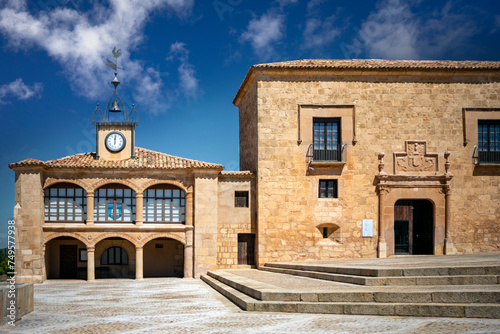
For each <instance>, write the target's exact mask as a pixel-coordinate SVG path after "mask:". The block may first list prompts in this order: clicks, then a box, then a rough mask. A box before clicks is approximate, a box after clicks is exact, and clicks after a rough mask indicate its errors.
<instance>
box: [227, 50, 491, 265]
mask: <svg viewBox="0 0 500 334" xmlns="http://www.w3.org/2000/svg"><path fill="white" fill-rule="evenodd" d="M499 82H500V62H475V61H460V62H458V61H386V60H299V61H288V62H279V63H272V64H261V65H255V66H253V67H252V68H251V69H250V70H249V72H248V73H247V75H246V77H245V79H244V81H243V83H242V85H241V87H240V89H239V91H238V93H237V95H236V97H235V99H234V102H233V103H234V104H235V105H236V106H237V107H239V113H240V168H241V169H244V170H250V171H251V172H253V173H254V174H255V175H256V198H257V203H255V205H256V208H257V227H256V228H257V240H258V242H257V249H258V256H257V257H258V264H260V265H262V264H264V263H266V262H276V261H304V260H311V259H313V260H329V259H334V258H353V257H377V256H379V257H386V256H392V255H394V254H452V253H477V252H498V251H500V246H499V238H500V224H499V223H500V84H499Z"/></svg>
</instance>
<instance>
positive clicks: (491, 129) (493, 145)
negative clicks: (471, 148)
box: [477, 121, 500, 163]
mask: <svg viewBox="0 0 500 334" xmlns="http://www.w3.org/2000/svg"><path fill="white" fill-rule="evenodd" d="M477 134H478V146H479V162H480V163H481V162H486V163H500V121H479V123H478V131H477Z"/></svg>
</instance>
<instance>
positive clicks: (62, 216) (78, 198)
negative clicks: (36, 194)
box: [44, 183, 87, 222]
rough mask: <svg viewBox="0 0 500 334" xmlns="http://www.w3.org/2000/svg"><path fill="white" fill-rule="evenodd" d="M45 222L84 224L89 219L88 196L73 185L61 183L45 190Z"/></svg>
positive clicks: (81, 189)
mask: <svg viewBox="0 0 500 334" xmlns="http://www.w3.org/2000/svg"><path fill="white" fill-rule="evenodd" d="M44 213H45V221H47V222H53V221H59V222H84V221H85V220H86V219H87V194H86V193H85V190H84V189H83V188H81V187H79V186H77V185H74V184H71V183H60V184H57V185H54V186H52V187H50V188H47V189H45V195H44Z"/></svg>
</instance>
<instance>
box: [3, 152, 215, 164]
mask: <svg viewBox="0 0 500 334" xmlns="http://www.w3.org/2000/svg"><path fill="white" fill-rule="evenodd" d="M135 155H136V157H135V158H134V159H124V160H96V159H95V157H96V153H95V152H85V153H77V154H73V155H69V156H66V157H62V158H58V159H52V160H47V161H42V160H37V159H31V158H28V159H25V160H22V161H19V162H16V163H12V164H9V168H11V169H13V168H16V167H25V166H42V167H49V168H67V167H77V168H124V169H125V168H152V169H154V168H156V169H190V168H213V169H219V168H224V166H222V165H221V164H214V163H209V162H204V161H199V160H193V159H187V158H182V157H177V156H174V155H170V154H166V153H161V152H157V151H153V150H149V149H145V148H141V147H136V148H135Z"/></svg>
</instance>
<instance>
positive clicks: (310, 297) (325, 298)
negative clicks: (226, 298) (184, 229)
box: [208, 271, 500, 303]
mask: <svg viewBox="0 0 500 334" xmlns="http://www.w3.org/2000/svg"><path fill="white" fill-rule="evenodd" d="M208 276H210V277H212V278H214V279H216V280H218V281H219V282H221V283H223V284H225V285H227V286H229V287H231V288H232V289H235V290H236V291H239V292H240V293H244V294H246V295H247V296H250V297H252V298H254V299H256V300H263V301H302V302H381V303H398V302H399V303H401V302H417V303H500V290H498V288H496V286H495V288H496V291H495V290H493V289H491V291H488V288H490V287H489V286H485V291H477V290H475V289H472V288H467V287H457V288H455V289H452V290H450V288H449V287H447V288H446V289H443V288H441V289H439V288H435V289H426V290H425V291H424V290H423V289H422V288H419V289H418V290H416V291H415V290H409V289H406V288H404V290H402V291H397V289H398V288H397V287H396V288H394V289H390V290H387V291H377V290H372V291H369V290H363V291H352V290H351V289H346V291H333V292H332V291H314V292H305V291H300V292H297V291H294V292H290V291H287V292H285V291H278V290H276V289H272V288H270V287H269V286H268V285H265V284H262V283H259V282H256V281H254V280H248V279H245V278H244V277H241V276H237V275H233V274H231V273H227V272H223V273H221V274H219V273H218V272H213V271H209V272H208Z"/></svg>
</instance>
